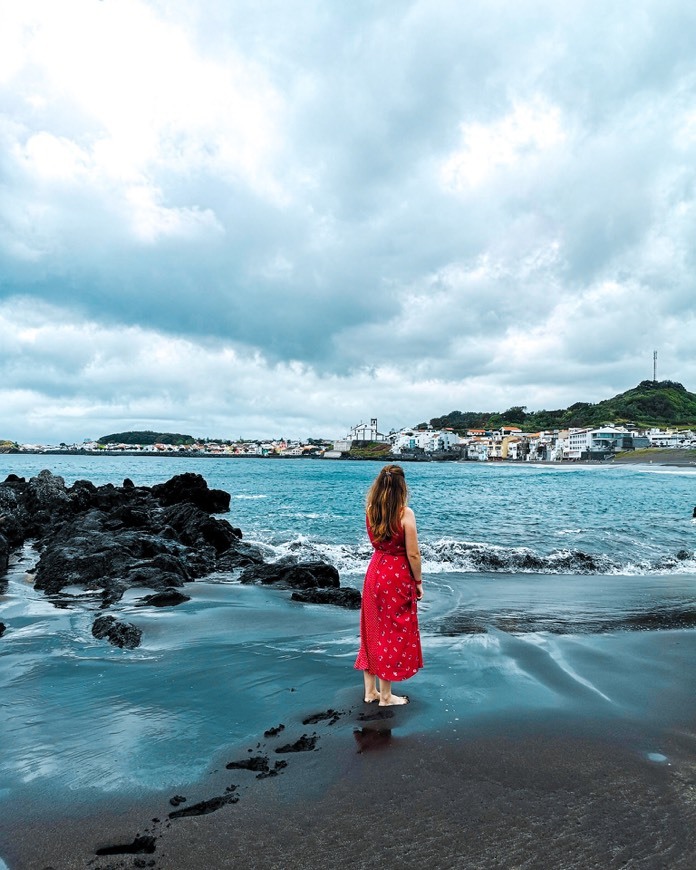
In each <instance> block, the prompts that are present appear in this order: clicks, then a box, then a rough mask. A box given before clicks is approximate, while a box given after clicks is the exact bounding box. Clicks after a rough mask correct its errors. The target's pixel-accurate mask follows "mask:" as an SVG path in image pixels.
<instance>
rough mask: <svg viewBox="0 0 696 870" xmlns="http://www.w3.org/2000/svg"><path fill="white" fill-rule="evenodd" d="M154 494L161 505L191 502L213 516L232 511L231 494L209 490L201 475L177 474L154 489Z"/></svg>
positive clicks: (219, 490) (218, 490)
mask: <svg viewBox="0 0 696 870" xmlns="http://www.w3.org/2000/svg"><path fill="white" fill-rule="evenodd" d="M152 494H153V495H154V497H155V498H156V499H158V501H159V502H160V504H163V505H172V504H182V503H183V502H190V503H191V504H195V505H196V507H199V508H200V509H201V510H204V511H207V512H208V513H211V514H222V513H227V511H228V510H229V509H230V494H229V493H228V492H224V491H223V490H221V489H209V488H208V484H207V483H206V480H205V478H204V477H202V476H201V475H200V474H192V473H191V472H187V473H186V474H177V475H176V476H175V477H172V479H171V480H168V481H167V482H166V483H159V484H156V485H155V486H153V487H152Z"/></svg>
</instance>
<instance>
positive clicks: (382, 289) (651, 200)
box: [0, 0, 696, 442]
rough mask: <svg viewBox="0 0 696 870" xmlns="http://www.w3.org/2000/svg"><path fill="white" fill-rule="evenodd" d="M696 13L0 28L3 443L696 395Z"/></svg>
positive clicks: (15, 22)
mask: <svg viewBox="0 0 696 870" xmlns="http://www.w3.org/2000/svg"><path fill="white" fill-rule="evenodd" d="M694 45H696V4H694V3H693V2H692V0H630V2H629V0H612V2H609V3H608V2H606V0H597V2H595V0H568V2H564V0H451V2H450V0H350V2H342V0H62V2H60V3H58V2H56V0H22V2H17V0H0V438H11V439H16V440H19V441H24V442H34V441H42V442H57V441H68V442H72V441H75V440H82V439H84V438H91V437H98V436H100V435H103V434H106V433H109V432H115V431H121V430H124V429H135V428H137V429H141V428H148V429H157V430H160V431H180V432H188V433H191V434H194V435H199V436H206V435H208V436H220V437H225V438H236V437H239V436H243V437H247V438H248V437H252V436H263V437H274V436H280V435H284V436H286V437H293V436H297V437H307V436H327V437H334V436H341V435H343V434H345V432H346V431H347V429H348V427H349V426H351V425H354V424H356V423H358V422H359V421H361V420H367V419H369V418H370V417H373V416H376V417H378V419H379V422H380V428H381V429H382V430H383V431H388V430H389V429H390V428H392V427H400V426H403V425H413V424H416V423H418V422H420V421H422V420H428V419H430V418H431V417H433V416H435V415H439V414H443V413H446V412H448V411H451V410H454V409H459V410H502V409H504V408H507V407H509V406H510V405H513V404H515V405H516V404H521V405H527V406H528V407H529V408H530V409H539V408H557V407H565V406H566V405H568V404H570V403H572V402H575V401H598V400H600V399H603V398H608V397H609V396H611V395H614V394H616V393H618V392H622V391H623V390H625V389H628V388H629V387H632V386H635V385H636V384H637V383H638V382H639V381H640V380H643V379H645V378H649V377H652V353H653V350H654V349H657V350H658V352H659V361H658V365H659V368H658V377H660V378H669V379H671V380H677V381H681V382H682V383H684V384H685V386H686V387H687V388H688V389H692V390H696V292H695V282H696V262H695V259H696V257H695V253H696V249H695V243H696V52H695V51H694Z"/></svg>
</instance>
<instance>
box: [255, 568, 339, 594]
mask: <svg viewBox="0 0 696 870" xmlns="http://www.w3.org/2000/svg"><path fill="white" fill-rule="evenodd" d="M239 581H240V583H260V584H263V585H274V586H278V587H280V588H281V589H317V588H336V589H337V588H338V586H339V578H338V571H337V570H336V569H335V568H334V566H333V565H329V564H328V563H327V562H297V563H294V564H287V563H281V562H275V563H273V564H271V565H252V566H251V567H249V568H247V569H245V570H244V571H243V572H242V575H241V576H240V578H239Z"/></svg>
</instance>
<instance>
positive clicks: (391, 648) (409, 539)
mask: <svg viewBox="0 0 696 870" xmlns="http://www.w3.org/2000/svg"><path fill="white" fill-rule="evenodd" d="M407 500H408V488H407V487H406V478H405V477H404V471H403V468H401V466H400V465H385V466H384V468H383V469H382V470H381V471H380V473H379V474H378V475H377V478H376V479H375V481H374V483H373V484H372V486H371V487H370V490H369V492H368V494H367V517H366V523H367V533H368V535H369V537H370V541H371V543H372V546H373V547H374V549H375V551H374V553H373V554H372V559H371V560H370V565H369V567H368V569H367V574H366V575H365V583H364V585H363V594H362V607H361V609H360V651H359V652H358V657H357V659H356V661H355V667H356V668H358V669H359V670H361V671H362V672H363V676H364V677H365V696H364V697H365V701H366V702H368V703H371V702H372V701H379V705H380V707H389V706H392V705H394V704H408V697H407V696H406V695H404V696H399V695H393V694H392V681H397V682H399V681H401V680H407V679H408V678H409V677H412V676H413V675H414V674H415V673H416V672H417V671H418V669H419V668H422V667H423V655H422V653H421V643H420V634H419V633H418V612H417V604H416V601H420V599H421V598H422V597H423V579H422V576H421V556H420V549H419V547H418V533H417V531H416V517H415V515H414V513H413V511H412V510H411V508H410V507H408V506H407V504H406V502H407Z"/></svg>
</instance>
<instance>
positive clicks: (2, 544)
mask: <svg viewBox="0 0 696 870" xmlns="http://www.w3.org/2000/svg"><path fill="white" fill-rule="evenodd" d="M9 559H10V542H9V541H8V540H7V538H6V537H5V536H4V535H3V534H2V533H0V575H2V574H4V573H5V572H6V571H7V565H8V563H9Z"/></svg>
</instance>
